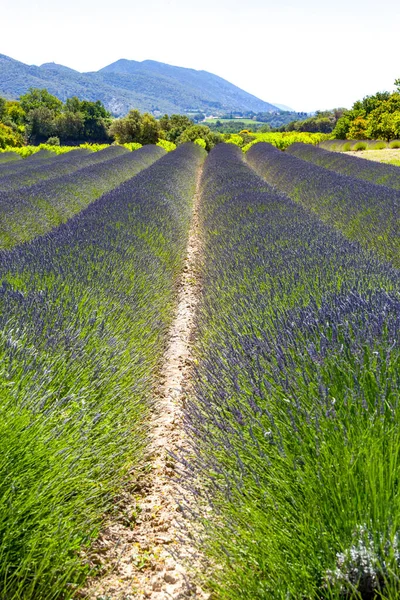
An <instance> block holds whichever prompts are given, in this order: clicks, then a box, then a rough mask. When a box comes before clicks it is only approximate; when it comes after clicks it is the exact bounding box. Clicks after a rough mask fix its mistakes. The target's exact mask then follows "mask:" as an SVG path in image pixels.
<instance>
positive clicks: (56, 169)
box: [0, 146, 129, 192]
mask: <svg viewBox="0 0 400 600" xmlns="http://www.w3.org/2000/svg"><path fill="white" fill-rule="evenodd" d="M128 152H129V150H127V149H126V148H123V147H122V146H110V147H109V148H106V149H105V150H100V151H99V152H90V151H89V150H83V149H79V150H72V151H71V152H67V153H65V154H61V155H60V156H56V157H55V158H52V159H48V160H46V161H44V162H43V161H40V162H39V163H34V162H32V163H30V165H29V166H26V167H25V169H23V170H22V169H20V170H19V171H18V173H13V174H9V175H4V176H1V174H0V192H9V191H12V190H15V189H17V188H22V187H28V186H31V185H35V184H36V183H39V182H40V181H44V180H47V179H52V178H55V177H61V176H62V175H68V174H69V173H73V172H74V171H78V170H79V169H83V168H84V167H88V166H90V165H95V164H97V163H101V162H104V161H106V160H111V159H113V158H117V157H118V156H122V155H124V154H127V153H128Z"/></svg>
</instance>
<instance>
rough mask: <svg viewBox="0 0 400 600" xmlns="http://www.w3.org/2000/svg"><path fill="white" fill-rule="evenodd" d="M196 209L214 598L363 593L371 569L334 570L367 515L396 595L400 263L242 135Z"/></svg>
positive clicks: (198, 436)
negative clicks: (329, 214)
mask: <svg viewBox="0 0 400 600" xmlns="http://www.w3.org/2000/svg"><path fill="white" fill-rule="evenodd" d="M255 148H256V147H255ZM277 152H279V151H277ZM200 217H201V229H202V231H203V233H204V236H205V241H204V248H203V261H202V268H201V279H202V296H201V302H200V308H199V311H198V316H197V335H196V351H195V352H196V356H195V363H196V367H195V370H194V378H195V390H194V391H195V394H194V395H193V397H192V398H191V400H190V401H189V402H188V404H187V407H186V413H185V414H186V416H185V420H186V426H187V431H188V435H189V436H190V439H191V445H190V448H189V449H188V451H187V453H186V454H185V455H184V456H183V457H181V458H182V482H183V484H184V486H185V489H186V495H189V496H190V497H191V498H192V502H191V503H189V507H187V508H188V515H189V516H190V517H191V518H194V519H195V520H196V523H201V524H202V528H201V531H200V532H199V535H198V536H197V540H198V543H199V545H200V547H201V548H202V549H203V551H204V552H205V553H206V554H207V555H208V556H209V557H210V558H211V564H214V565H216V568H215V569H214V571H213V576H212V579H211V581H209V585H210V586H211V588H212V590H213V592H214V595H215V597H216V598H218V599H221V600H228V599H229V600H239V599H240V600H257V599H259V600H261V599H262V600H264V599H265V598H274V599H275V598H276V599H282V600H283V599H288V598H293V599H296V600H297V599H300V598H301V599H303V598H304V599H306V598H307V599H312V598H315V599H317V598H341V597H343V594H344V595H345V597H352V598H368V596H367V595H363V591H362V581H364V580H365V578H366V577H367V576H368V573H367V571H366V572H365V573H364V572H363V571H362V565H361V563H360V565H359V567H360V569H361V571H360V572H359V573H360V578H359V580H358V579H357V580H356V579H355V577H354V576H353V575H351V573H352V572H353V571H352V570H353V563H352V562H351V561H350V562H349V561H347V559H346V560H343V561H342V563H341V565H342V567H340V565H339V564H338V556H339V555H343V556H347V553H348V549H349V548H350V549H351V548H352V546H353V545H354V537H353V534H354V531H355V530H357V527H358V526H359V525H360V524H363V523H368V524H370V529H369V531H370V534H371V539H372V540H373V543H374V548H378V547H379V548H380V551H379V553H378V554H377V556H378V557H379V560H381V559H382V558H385V560H386V564H388V565H390V568H387V569H386V570H385V569H384V568H381V567H379V564H380V563H379V560H378V559H377V560H376V561H375V562H374V569H375V574H376V578H377V581H379V582H380V584H379V585H380V588H379V589H380V592H381V596H380V598H385V599H389V598H390V599H392V598H395V597H398V595H399V593H400V586H399V575H400V572H399V565H398V562H397V561H396V559H393V557H392V548H393V544H395V545H397V542H395V540H397V537H396V536H397V535H398V533H397V532H398V528H399V526H400V505H399V497H398V476H397V474H398V470H399V468H400V456H399V452H398V448H399V443H400V432H399V428H398V421H399V418H400V414H399V413H400V409H399V389H400V387H399V384H400V379H399V373H400V371H399V368H398V367H399V350H398V343H397V341H398V336H399V330H400V295H399V289H400V288H399V284H400V276H399V272H398V271H397V270H396V269H394V268H393V267H391V266H390V265H389V264H386V263H382V262H380V261H379V260H377V258H376V257H375V256H374V254H373V253H371V252H369V251H367V250H364V249H363V248H362V246H361V245H360V244H358V243H356V242H351V241H349V240H347V239H346V238H345V237H344V236H343V235H342V234H341V233H339V232H337V231H335V230H334V229H332V228H331V227H328V226H327V225H324V224H323V223H322V222H321V221H319V220H318V218H317V217H316V216H315V215H313V214H312V213H310V212H308V211H306V210H305V209H304V208H302V207H301V206H300V205H299V204H296V203H294V202H293V201H291V200H290V199H289V198H287V197H285V196H283V195H281V194H279V193H277V192H276V191H274V190H273V189H272V188H271V187H270V186H269V185H267V184H266V183H265V181H264V180H262V179H261V178H259V177H258V176H257V175H256V174H255V173H254V172H253V171H252V170H251V169H250V168H249V167H248V166H247V165H246V164H245V162H244V159H243V156H242V154H241V152H240V150H239V149H237V148H235V147H233V146H232V145H225V144H224V145H220V146H218V147H216V148H215V149H214V150H213V151H212V152H211V153H210V155H209V157H208V159H207V162H206V166H205V171H204V176H203V179H202V200H201V214H200ZM193 503H194V505H193ZM356 545H357V544H356ZM371 548H372V546H371ZM385 548H387V549H388V553H387V555H386V554H385ZM396 552H398V549H396ZM396 556H397V555H396ZM357 564H358V563H357ZM338 568H339V569H340V568H342V571H341V572H342V573H343V574H344V576H343V578H342V577H340V576H339V575H337V576H336V575H333V576H332V575H330V573H335V572H337V569H338ZM367 569H369V566H367ZM368 572H369V571H368ZM346 573H348V576H347V575H346ZM339 580H340V581H339ZM359 584H360V585H359Z"/></svg>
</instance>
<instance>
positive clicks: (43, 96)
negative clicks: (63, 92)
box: [19, 88, 63, 115]
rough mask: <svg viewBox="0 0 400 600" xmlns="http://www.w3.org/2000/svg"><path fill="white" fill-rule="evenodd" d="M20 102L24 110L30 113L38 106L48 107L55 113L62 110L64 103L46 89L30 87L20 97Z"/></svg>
mask: <svg viewBox="0 0 400 600" xmlns="http://www.w3.org/2000/svg"><path fill="white" fill-rule="evenodd" d="M19 100H20V104H21V107H22V108H23V110H24V111H25V112H26V114H28V113H29V112H30V111H31V110H35V109H36V108H42V107H44V108H47V109H48V110H51V111H52V112H53V113H54V115H55V114H58V113H60V112H61V110H62V107H63V103H62V102H61V100H59V99H58V98H56V96H53V95H52V94H50V93H49V92H48V91H47V90H46V89H39V88H29V91H28V92H27V93H26V94H24V95H22V96H21V97H20V99H19Z"/></svg>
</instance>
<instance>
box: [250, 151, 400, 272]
mask: <svg viewBox="0 0 400 600" xmlns="http://www.w3.org/2000/svg"><path fill="white" fill-rule="evenodd" d="M246 156H247V160H248V163H249V165H250V166H251V167H253V168H254V169H255V171H256V172H257V173H258V174H259V175H261V176H262V177H264V178H265V179H266V181H268V183H270V184H272V185H273V186H275V187H276V188H277V189H278V190H281V191H282V192H284V193H286V194H288V195H289V196H290V197H291V198H292V199H293V200H295V201H297V202H300V203H301V204H303V205H304V206H305V207H306V208H308V209H311V210H312V211H314V212H315V213H316V214H317V215H318V217H319V218H320V219H322V220H323V221H324V222H325V223H327V224H329V225H332V226H333V227H335V228H337V229H339V230H340V231H342V232H343V233H344V234H345V235H346V236H347V237H348V238H349V239H351V240H357V241H359V242H360V243H361V244H362V245H363V246H364V247H366V248H370V249H372V250H374V251H376V252H377V253H378V254H379V255H380V256H381V257H382V258H383V259H385V260H389V261H391V262H393V264H394V265H395V266H396V267H399V266H400V235H399V234H400V210H399V207H400V193H399V192H398V191H396V190H392V189H390V188H387V187H385V186H380V185H374V184H372V183H367V182H366V181H360V180H359V179H356V178H354V177H349V176H347V175H339V174H338V173H334V172H333V171H329V170H328V169H325V168H323V167H319V166H317V165H314V164H311V163H309V162H306V161H304V160H301V159H300V158H297V157H296V156H292V155H290V154H288V153H286V152H280V151H279V150H277V149H276V148H274V147H273V146H271V145H270V144H263V143H261V144H255V145H254V146H253V147H252V148H251V149H250V150H249V152H248V153H247V155H246Z"/></svg>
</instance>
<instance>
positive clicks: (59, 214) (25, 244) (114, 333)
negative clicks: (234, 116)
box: [0, 134, 400, 600]
mask: <svg viewBox="0 0 400 600" xmlns="http://www.w3.org/2000/svg"><path fill="white" fill-rule="evenodd" d="M261 135H267V134H260V136H261ZM276 139H277V138H276ZM279 139H282V140H283V139H284V138H279ZM287 139H288V140H289V139H290V140H291V141H290V142H287V143H286V141H281V142H279V143H275V144H274V145H271V144H270V143H265V141H264V138H262V137H260V139H259V140H257V141H258V142H259V143H255V144H253V143H249V144H248V145H247V146H245V147H244V148H241V147H239V146H238V145H236V144H235V143H226V144H218V145H217V146H216V147H215V148H213V149H212V150H211V152H210V153H209V154H207V152H206V151H205V150H204V148H202V147H201V146H200V145H198V144H194V143H184V144H182V145H178V147H177V149H176V150H174V151H170V152H166V150H165V149H164V148H162V147H160V146H155V145H147V146H144V147H142V148H139V149H135V151H133V152H132V151H131V150H130V149H129V148H127V147H122V146H110V147H107V148H103V147H99V148H96V150H97V151H95V152H94V151H93V149H90V148H89V147H85V148H80V149H74V150H70V151H69V152H67V153H59V154H55V153H53V152H51V151H49V150H47V149H46V148H44V149H42V150H40V151H39V152H37V153H35V154H31V155H28V156H27V157H26V158H23V157H21V156H20V155H19V154H18V153H15V152H9V153H8V152H4V153H0V270H1V274H0V307H1V309H0V346H1V373H0V397H1V401H0V412H1V418H0V432H1V439H2V446H3V452H2V460H1V462H0V475H1V476H0V557H1V558H0V599H1V600H68V599H82V598H87V599H89V598H90V599H93V600H132V599H134V598H135V599H138V600H142V599H144V598H150V600H161V599H163V600H166V599H167V598H172V599H174V600H178V599H180V600H184V599H186V598H187V599H190V598H197V599H199V600H200V599H203V598H204V599H209V600H264V599H277V600H288V599H293V600H314V599H315V600H322V599H326V600H334V599H335V600H347V599H348V600H350V599H354V600H360V599H361V600H372V599H374V598H376V599H378V598H379V599H381V600H395V599H396V598H398V597H399V596H400V495H399V470H400V453H399V449H400V429H399V426H398V424H399V419H400V397H399V389H400V369H399V366H400V355H399V333H400V272H399V268H400V241H399V240H400V237H399V233H400V232H399V203H400V169H399V168H398V167H395V166H390V165H385V164H377V163H373V162H372V161H366V160H363V159H360V158H354V157H351V156H346V155H345V154H342V153H338V152H330V151H329V150H326V149H322V148H320V147H317V146H315V145H313V144H314V143H315V140H312V139H311V138H310V139H309V140H305V141H309V142H310V143H309V144H304V143H302V144H300V143H296V138H295V136H293V135H292V137H291V138H290V137H289V136H287ZM315 139H316V138H315ZM321 139H322V138H321ZM269 141H271V140H269ZM303 141H304V140H303ZM289 143H290V144H291V145H289ZM287 146H289V147H287ZM243 150H244V151H243ZM283 150H284V151H283ZM193 249H195V250H193ZM188 256H189V258H188ZM188 286H191V290H192V291H191V294H193V293H194V294H196V301H194V300H193V298H192V297H190V299H189V300H187V301H186V304H185V303H184V302H183V305H184V310H183V313H184V314H189V316H190V319H189V320H188V321H187V324H186V325H183V326H182V327H181V329H182V330H184V329H185V327H186V331H185V336H186V338H185V340H186V341H184V344H186V350H185V348H184V347H183V345H182V344H183V342H182V340H181V339H180V340H178V345H176V344H177V337H178V336H177V334H176V328H175V329H174V327H176V325H174V324H175V323H176V315H177V312H178V313H179V310H181V309H178V305H179V306H180V304H179V303H181V298H182V297H183V298H185V293H186V292H187V289H186V288H187V287H188ZM182 295H183V296H182ZM174 332H175V333H174ZM179 335H180V334H179ZM174 344H175V351H171V347H174ZM179 344H181V345H179ZM174 352H175V354H176V356H177V357H178V359H177V360H178V362H177V363H176V364H177V365H178V366H176V365H175V366H174V368H175V370H177V371H178V370H180V371H182V374H181V375H180V377H181V379H178V380H177V379H173V380H172V379H171V380H170V381H169V380H168V377H169V375H166V373H167V372H168V371H166V370H165V363H166V361H167V362H168V360H170V358H169V357H171V356H172V355H173V354H174ZM179 359H180V360H181V363H179ZM166 380H167V381H166ZM177 381H178V383H176V382H177ZM168 385H170V387H171V389H170V390H169V393H171V394H172V393H174V394H175V395H173V396H171V397H172V398H173V401H171V403H170V404H169V405H167V404H165V403H164V404H163V402H164V401H163V399H162V395H163V392H161V391H160V390H162V389H164V388H168ZM163 386H164V388H163ZM176 386H178V388H177V387H176ZM174 411H175V412H174ZM155 414H157V415H158V417H157V418H158V419H159V418H160V415H161V417H162V419H161V425H160V424H159V422H157V425H156V426H155V425H154V423H155V420H154V415H155ZM166 417H168V418H169V421H168V423H167V425H165V428H166V429H165V431H166V432H167V434H166V433H165V431H164V430H163V429H162V428H163V427H164V425H163V423H164V420H165V419H166ZM163 419H164V420H163ZM167 420H168V419H167ZM168 427H169V428H170V429H169V430H168ZM171 427H172V429H171ZM160 428H161V430H162V431H161V430H160ZM156 430H157V433H155V431H156ZM160 431H161V434H160ZM168 431H169V433H168ZM178 438H179V442H178V441H177V439H178ZM160 439H161V442H160ZM171 440H172V441H171ZM157 443H158V445H160V444H161V445H162V446H163V451H164V455H165V456H164V455H163V456H164V458H163V459H162V460H163V461H164V462H158V463H157V465H156V467H154V465H153V466H152V462H154V451H153V448H154V446H155V445H157ZM164 446H165V447H164ZM163 478H164V480H165V481H167V487H165V486H164V483H163V482H162V479H163ZM160 482H161V483H160ZM163 486H164V487H163ZM148 496H151V498H152V503H151V507H150V509H149V510H148V511H147V512H146V510H147V509H146V497H148ZM122 500H123V501H122ZM162 507H164V508H165V507H167V510H168V507H169V510H170V512H171V513H173V519H174V526H173V527H172V525H171V527H170V526H169V525H168V521H167V517H165V516H164V517H163V516H161V517H160V512H162V511H161V508H162ZM164 508H163V510H164ZM168 518H169V517H168ZM110 531H111V532H115V531H117V534H118V535H115V534H113V535H111V534H110ZM171 532H172V533H171ZM146 536H147V537H146ZM181 547H182V548H184V551H183V550H182V548H181ZM116 548H117V551H116ZM167 555H168V557H169V558H168V557H167ZM110 557H112V560H111V558H110ZM115 557H117V558H115ZM166 557H167V558H166ZM193 557H194V558H193ZM110 574H111V577H112V578H110ZM95 589H96V590H101V591H100V592H98V591H96V592H94V591H93V590H95Z"/></svg>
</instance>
